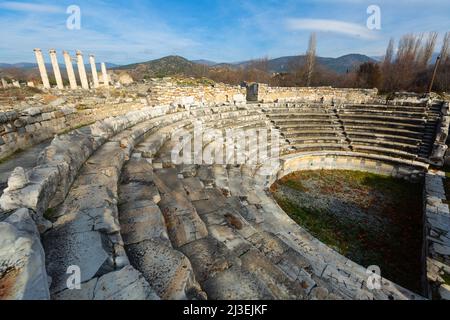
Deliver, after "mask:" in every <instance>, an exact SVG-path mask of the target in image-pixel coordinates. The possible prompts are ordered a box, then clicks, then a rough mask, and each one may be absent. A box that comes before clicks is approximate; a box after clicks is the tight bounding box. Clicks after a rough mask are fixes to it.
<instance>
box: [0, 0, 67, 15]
mask: <svg viewBox="0 0 450 320" xmlns="http://www.w3.org/2000/svg"><path fill="white" fill-rule="evenodd" d="M0 8H2V9H7V10H13V11H26V12H40V13H61V12H64V9H62V8H60V7H58V6H52V5H47V4H35V3H27V2H15V1H5V2H2V3H0Z"/></svg>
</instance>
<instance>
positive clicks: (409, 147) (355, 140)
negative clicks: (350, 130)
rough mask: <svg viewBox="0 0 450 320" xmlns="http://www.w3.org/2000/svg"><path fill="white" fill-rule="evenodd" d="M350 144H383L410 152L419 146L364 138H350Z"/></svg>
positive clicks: (415, 150)
mask: <svg viewBox="0 0 450 320" xmlns="http://www.w3.org/2000/svg"><path fill="white" fill-rule="evenodd" d="M350 142H351V144H352V145H353V144H357V145H360V144H364V145H369V146H370V145H379V146H385V147H389V148H393V149H398V150H404V151H410V152H417V151H418V150H419V148H420V146H419V144H417V143H416V144H406V143H400V142H395V141H386V140H382V139H365V138H350Z"/></svg>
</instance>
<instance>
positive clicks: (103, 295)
mask: <svg viewBox="0 0 450 320" xmlns="http://www.w3.org/2000/svg"><path fill="white" fill-rule="evenodd" d="M53 298H54V299H56V300H159V297H158V295H157V294H156V293H155V292H154V290H153V289H152V288H151V287H150V285H149V284H148V282H147V281H145V279H144V278H143V276H142V274H141V273H140V272H139V271H137V270H136V269H134V268H133V267H131V266H127V267H124V268H123V269H121V270H119V271H114V272H110V273H108V274H106V275H104V276H101V277H100V278H94V279H92V280H90V281H88V282H86V283H82V284H81V289H80V290H68V289H67V290H64V291H62V292H60V293H58V294H56V295H54V296H53Z"/></svg>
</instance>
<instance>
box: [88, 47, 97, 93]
mask: <svg viewBox="0 0 450 320" xmlns="http://www.w3.org/2000/svg"><path fill="white" fill-rule="evenodd" d="M89 63H90V64H91V71H92V80H93V82H94V88H98V87H99V84H98V74H97V66H96V65H95V56H94V55H93V54H91V55H89Z"/></svg>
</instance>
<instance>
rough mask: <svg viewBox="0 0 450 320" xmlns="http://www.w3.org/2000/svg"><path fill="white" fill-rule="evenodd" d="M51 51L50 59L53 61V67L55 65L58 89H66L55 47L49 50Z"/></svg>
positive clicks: (54, 72)
mask: <svg viewBox="0 0 450 320" xmlns="http://www.w3.org/2000/svg"><path fill="white" fill-rule="evenodd" d="M49 53H50V60H51V62H52V67H53V74H54V75H55V79H56V85H57V86H58V89H61V90H62V89H64V84H63V81H62V77H61V71H60V70H59V64H58V59H57V58H56V50H55V49H51V50H50V51H49Z"/></svg>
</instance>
